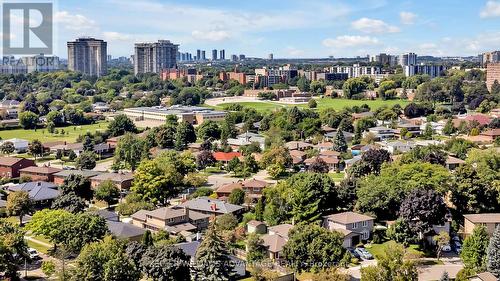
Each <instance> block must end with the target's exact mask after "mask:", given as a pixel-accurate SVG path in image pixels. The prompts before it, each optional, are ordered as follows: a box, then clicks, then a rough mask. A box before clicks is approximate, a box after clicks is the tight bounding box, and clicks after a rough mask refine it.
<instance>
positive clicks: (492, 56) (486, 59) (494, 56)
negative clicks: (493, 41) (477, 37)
mask: <svg viewBox="0 0 500 281" xmlns="http://www.w3.org/2000/svg"><path fill="white" fill-rule="evenodd" d="M480 56H481V64H482V65H483V66H487V65H488V64H489V63H499V62H500V51H494V52H486V53H483V54H481V55H480Z"/></svg>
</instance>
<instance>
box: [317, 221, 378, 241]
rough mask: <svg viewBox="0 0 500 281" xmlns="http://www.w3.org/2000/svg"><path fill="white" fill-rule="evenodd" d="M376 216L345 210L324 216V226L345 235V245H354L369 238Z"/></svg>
mask: <svg viewBox="0 0 500 281" xmlns="http://www.w3.org/2000/svg"><path fill="white" fill-rule="evenodd" d="M374 220H375V218H373V217H370V216H367V215H363V214H358V213H355V212H343V213H338V214H333V215H328V216H324V217H323V227H325V228H326V229H328V230H330V231H338V232H340V233H342V234H343V235H344V243H343V246H344V247H346V248H347V247H354V246H356V245H357V244H358V243H359V242H361V241H363V240H368V239H369V238H370V234H371V233H372V231H373V222H374Z"/></svg>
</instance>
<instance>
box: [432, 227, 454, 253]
mask: <svg viewBox="0 0 500 281" xmlns="http://www.w3.org/2000/svg"><path fill="white" fill-rule="evenodd" d="M432 239H433V240H434V241H435V242H436V245H437V258H438V260H439V258H440V257H441V252H442V251H443V247H444V246H447V245H450V234H448V232H446V231H441V232H439V234H438V235H436V236H434V237H433V238H432Z"/></svg>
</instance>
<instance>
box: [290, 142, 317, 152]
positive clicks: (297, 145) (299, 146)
mask: <svg viewBox="0 0 500 281" xmlns="http://www.w3.org/2000/svg"><path fill="white" fill-rule="evenodd" d="M285 147H286V148H288V150H290V151H291V150H301V151H304V150H308V149H310V148H312V147H313V145H312V144H310V143H307V142H303V141H289V142H287V143H285Z"/></svg>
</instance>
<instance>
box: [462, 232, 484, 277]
mask: <svg viewBox="0 0 500 281" xmlns="http://www.w3.org/2000/svg"><path fill="white" fill-rule="evenodd" d="M488 242H489V238H488V232H486V228H485V227H484V226H476V227H475V228H474V230H473V231H472V234H471V235H469V236H468V237H467V238H465V240H464V243H463V245H462V252H461V253H460V258H461V259H462V261H463V263H464V266H465V267H466V268H469V269H471V270H473V271H474V272H482V271H484V270H485V269H486V258H487V250H488Z"/></svg>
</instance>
